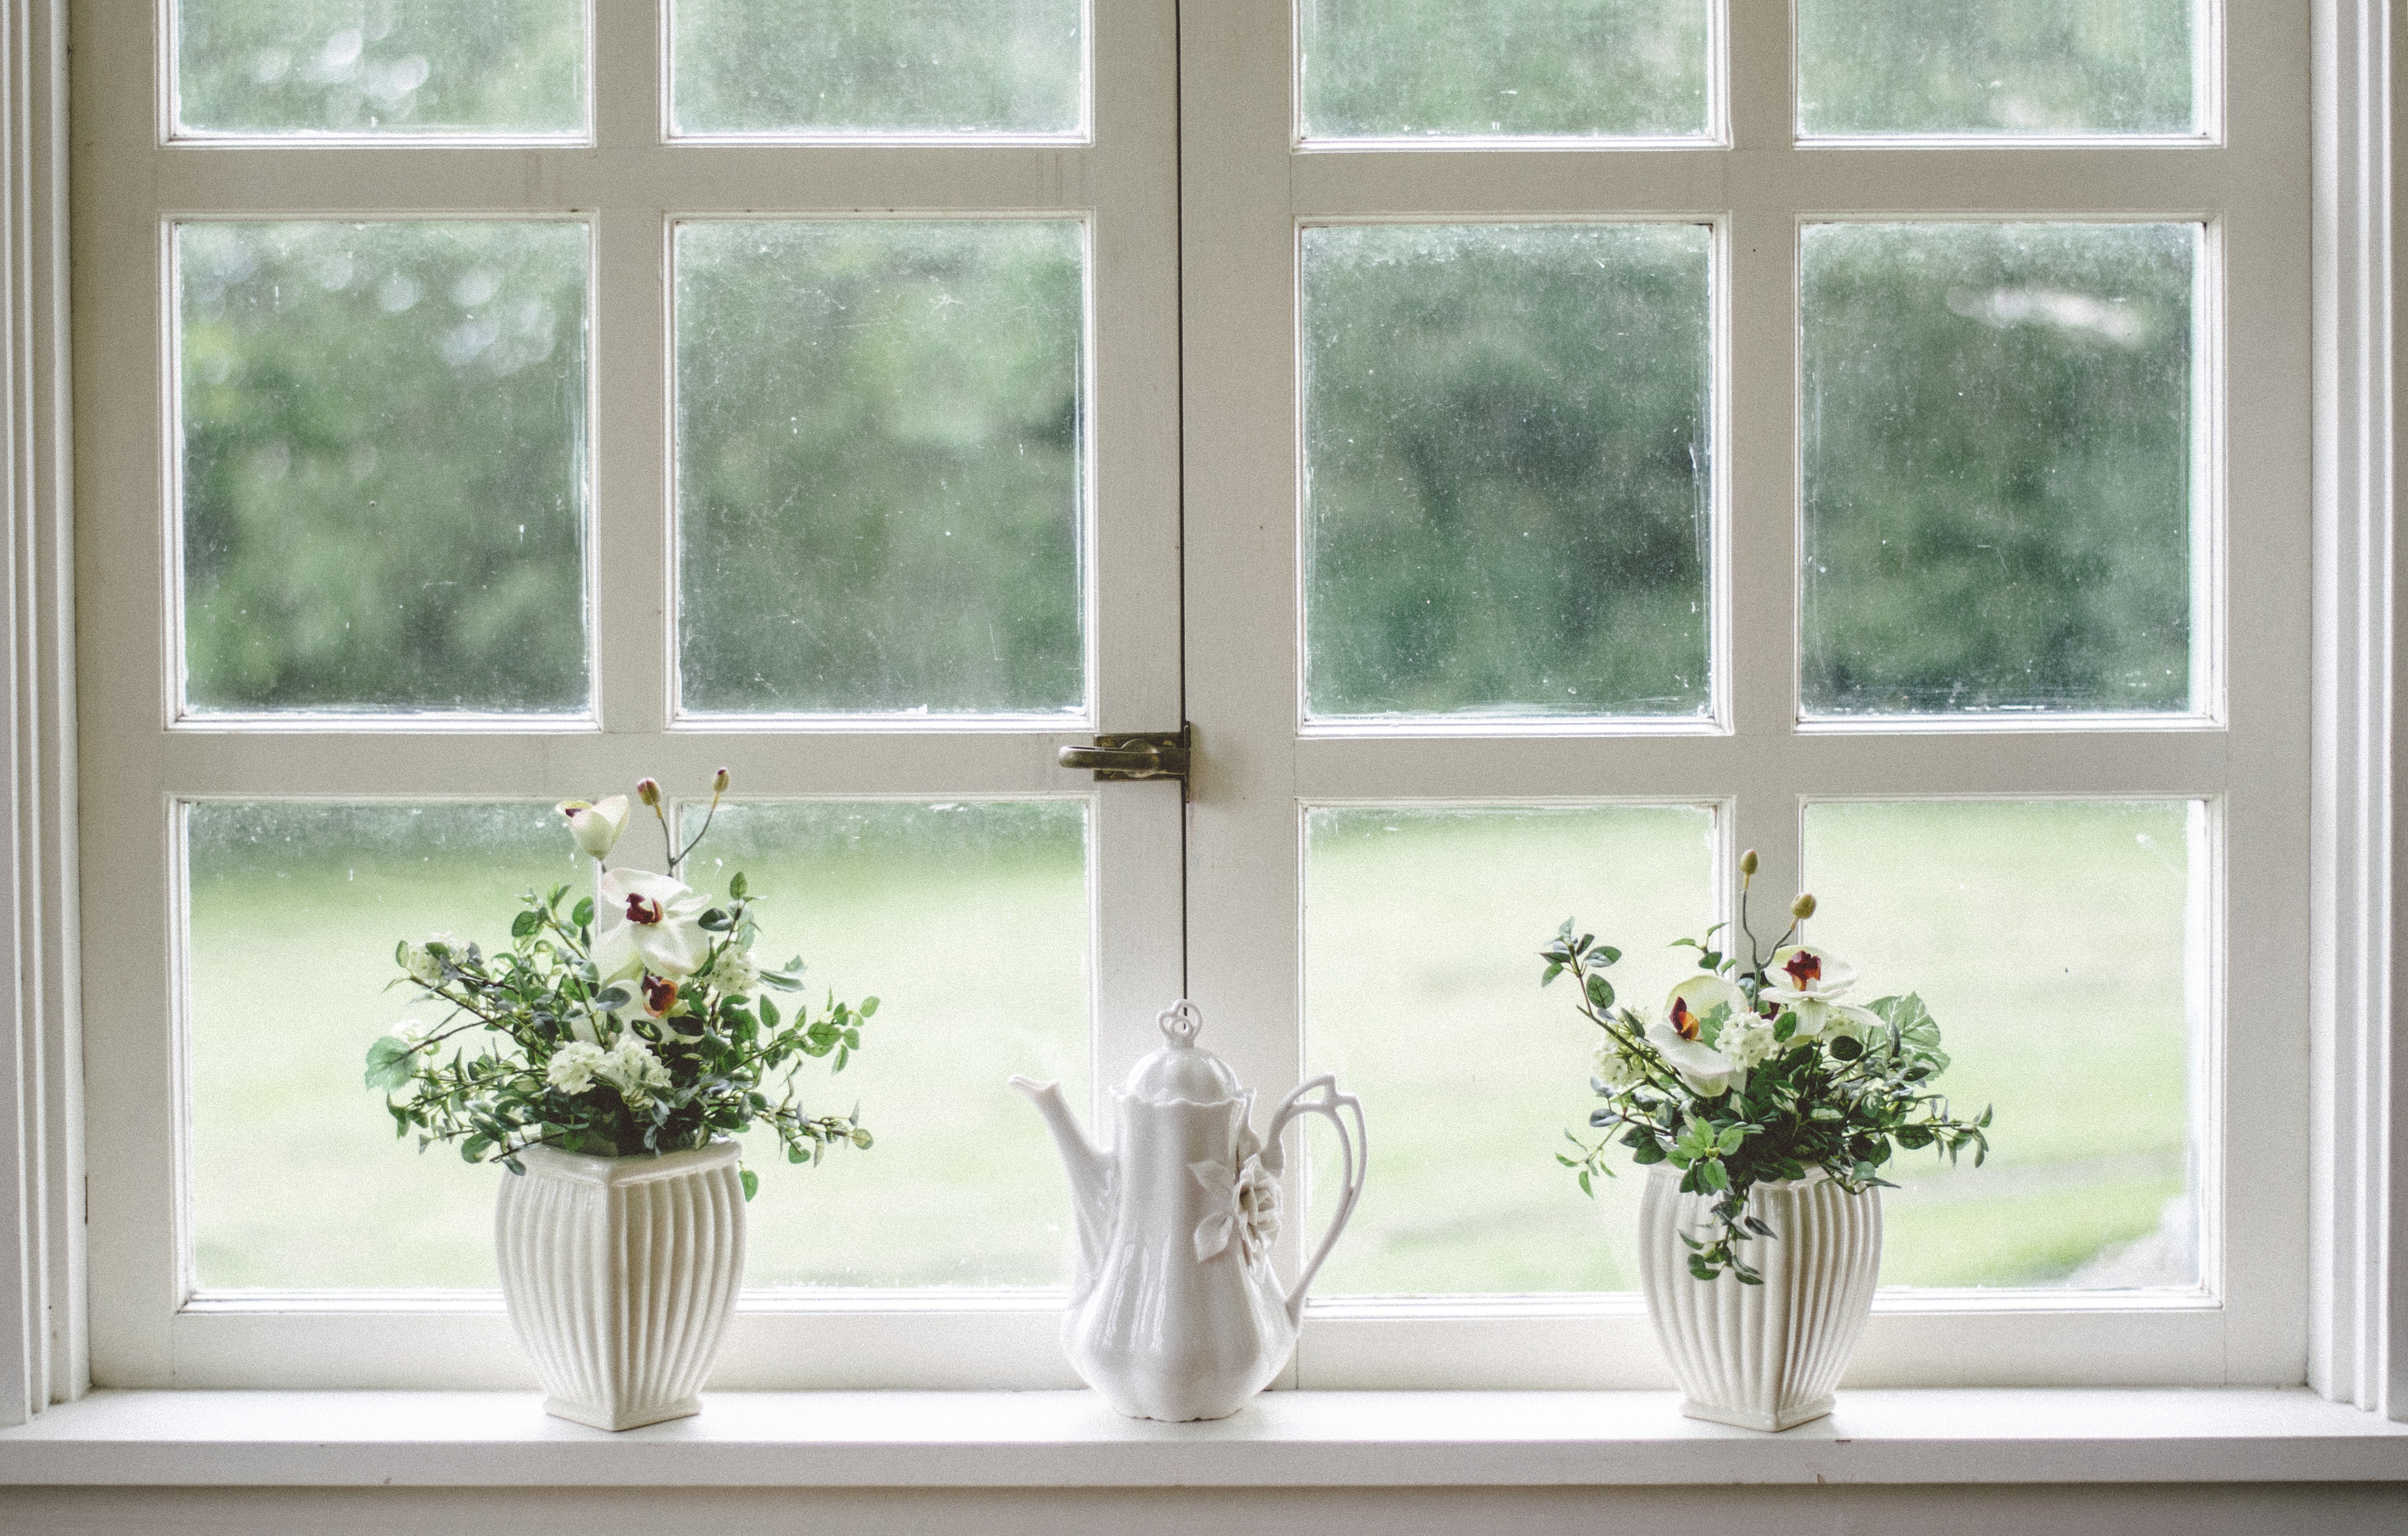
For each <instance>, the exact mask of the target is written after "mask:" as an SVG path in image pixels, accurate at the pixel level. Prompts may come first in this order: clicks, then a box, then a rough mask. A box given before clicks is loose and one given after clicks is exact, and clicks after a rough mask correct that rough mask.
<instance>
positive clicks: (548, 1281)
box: [494, 1140, 744, 1429]
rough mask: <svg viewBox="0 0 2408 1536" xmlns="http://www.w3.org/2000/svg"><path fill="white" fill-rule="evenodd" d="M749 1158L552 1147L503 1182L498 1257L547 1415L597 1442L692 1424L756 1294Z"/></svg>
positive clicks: (513, 1322)
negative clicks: (733, 1322) (737, 1316)
mask: <svg viewBox="0 0 2408 1536" xmlns="http://www.w3.org/2000/svg"><path fill="white" fill-rule="evenodd" d="M737 1153H738V1148H737V1145H736V1143H735V1142H734V1141H724V1140H722V1141H714V1142H712V1143H711V1144H710V1145H709V1146H707V1147H700V1148H697V1149H695V1151H692V1152H672V1153H668V1154H667V1155H666V1156H657V1157H654V1156H638V1157H585V1156H576V1155H573V1154H570V1153H566V1152H555V1151H553V1150H552V1148H550V1147H530V1148H529V1149H527V1150H526V1151H525V1152H523V1153H521V1154H520V1155H519V1158H520V1161H522V1162H523V1163H524V1164H525V1165H526V1172H524V1173H523V1174H513V1173H505V1174H503V1175H502V1193H501V1199H500V1202H499V1203H498V1204H497V1205H496V1206H495V1211H494V1243H495V1248H496V1249H497V1250H498V1251H499V1253H500V1256H501V1264H502V1298H503V1299H504V1301H506V1302H507V1303H508V1304H509V1312H510V1326H511V1327H512V1328H516V1329H517V1330H518V1335H519V1342H520V1343H521V1344H523V1345H524V1346H525V1348H526V1352H527V1354H528V1355H529V1356H530V1357H532V1358H533V1359H534V1361H535V1371H536V1375H537V1377H538V1379H539V1380H540V1381H541V1382H542V1383H543V1390H544V1404H543V1409H544V1412H545V1413H547V1414H554V1415H556V1416H558V1417H560V1418H565V1419H574V1420H575V1421H576V1422H578V1423H580V1424H590V1425H593V1426H594V1427H595V1428H597V1429H632V1428H636V1427H637V1426H638V1425H639V1424H658V1423H659V1422H660V1421H661V1420H663V1419H672V1418H682V1417H684V1416H685V1415H686V1414H694V1413H699V1412H700V1411H701V1408H702V1402H701V1398H700V1394H701V1391H702V1384H703V1381H704V1379H705V1378H706V1377H708V1376H709V1375H710V1367H711V1362H712V1361H714V1360H716V1359H717V1358H718V1357H719V1346H720V1344H721V1342H723V1341H724V1339H725V1338H726V1336H727V1320H728V1318H729V1317H730V1316H731V1315H733V1314H734V1313H735V1310H736V1292H737V1288H738V1286H739V1285H742V1284H743V1281H744V1189H743V1185H742V1184H739V1183H738V1170H737Z"/></svg>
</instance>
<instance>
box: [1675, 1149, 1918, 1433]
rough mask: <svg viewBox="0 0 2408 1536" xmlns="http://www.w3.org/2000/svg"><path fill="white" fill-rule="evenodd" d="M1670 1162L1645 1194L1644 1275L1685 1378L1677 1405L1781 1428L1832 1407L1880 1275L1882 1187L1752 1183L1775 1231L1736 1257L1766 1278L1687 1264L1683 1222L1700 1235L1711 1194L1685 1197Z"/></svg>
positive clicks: (1753, 1206) (1757, 1207)
mask: <svg viewBox="0 0 2408 1536" xmlns="http://www.w3.org/2000/svg"><path fill="white" fill-rule="evenodd" d="M1680 1184H1681V1175H1680V1172H1679V1170H1676V1169H1674V1168H1672V1167H1671V1166H1670V1165H1669V1164H1658V1165H1657V1166H1656V1168H1655V1169H1654V1170H1653V1171H1652V1172H1651V1173H1650V1174H1649V1176H1648V1180H1647V1188H1646V1191H1645V1193H1644V1194H1643V1195H1641V1198H1640V1202H1639V1271H1640V1284H1641V1288H1642V1289H1644V1290H1645V1292H1646V1294H1647V1315H1648V1318H1649V1319H1650V1320H1651V1321H1653V1322H1654V1323H1655V1325H1656V1342H1658V1343H1660V1344H1661V1345H1663V1347H1664V1357H1665V1358H1666V1359H1667V1360H1668V1361H1670V1363H1671V1367H1672V1375H1673V1377H1674V1379H1676V1380H1677V1381H1679V1382H1680V1384H1681V1393H1682V1396H1683V1398H1684V1401H1683V1402H1682V1404H1681V1412H1682V1413H1684V1414H1687V1415H1689V1416H1690V1417H1691V1418H1701V1419H1712V1420H1713V1422H1715V1423H1717V1424H1736V1425H1738V1426H1740V1427H1741V1428H1748V1429H1786V1428H1789V1427H1790V1426H1792V1425H1796V1424H1804V1423H1805V1422H1807V1421H1808V1420H1809V1419H1817V1418H1821V1417H1822V1416H1823V1415H1824V1414H1828V1413H1829V1412H1830V1411H1831V1392H1832V1389H1833V1388H1834V1387H1836V1386H1837V1385H1839V1384H1840V1373H1841V1372H1842V1371H1845V1370H1846V1369H1847V1368H1848V1357H1849V1356H1851V1355H1853V1354H1854V1353H1856V1340H1857V1339H1858V1338H1859V1337H1861V1336H1862V1335H1863V1333H1864V1331H1865V1319H1866V1317H1867V1316H1869V1315H1870V1314H1871V1312H1872V1304H1873V1285H1874V1283H1875V1282H1876V1281H1877V1280H1878V1279H1879V1278H1880V1276H1881V1244H1882V1217H1881V1191H1880V1190H1878V1189H1868V1190H1865V1191H1864V1192H1863V1193H1861V1194H1856V1195H1851V1194H1849V1193H1847V1192H1846V1191H1845V1190H1843V1189H1842V1188H1841V1187H1840V1186H1839V1185H1838V1184H1833V1183H1832V1182H1831V1181H1830V1180H1828V1179H1827V1178H1825V1177H1824V1176H1823V1170H1820V1169H1816V1170H1813V1172H1811V1173H1809V1174H1808V1175H1807V1176H1806V1177H1805V1178H1802V1179H1784V1180H1781V1181H1778V1182H1776V1183H1772V1184H1757V1185H1756V1187H1755V1188H1754V1189H1752V1190H1750V1191H1748V1197H1747V1209H1748V1213H1749V1214H1750V1215H1753V1216H1755V1217H1756V1219H1758V1220H1759V1221H1762V1222H1763V1223H1764V1224H1765V1225H1766V1226H1768V1227H1771V1228H1772V1230H1773V1232H1774V1233H1775V1234H1776V1236H1775V1237H1774V1238H1772V1239H1765V1238H1760V1237H1759V1238H1749V1239H1748V1240H1747V1241H1746V1242H1744V1243H1742V1245H1741V1248H1740V1256H1741V1257H1742V1259H1744V1260H1745V1261H1746V1263H1747V1266H1748V1267H1749V1268H1750V1269H1752V1270H1757V1271H1758V1272H1760V1273H1761V1274H1762V1275H1763V1276H1764V1284H1763V1285H1741V1284H1740V1282H1739V1281H1738V1280H1737V1279H1736V1278H1734V1277H1733V1276H1732V1275H1730V1274H1728V1273H1725V1274H1723V1275H1721V1276H1720V1277H1719V1278H1716V1279H1713V1280H1699V1279H1698V1278H1697V1277H1695V1276H1694V1275H1692V1274H1690V1273H1689V1249H1688V1246H1687V1245H1686V1244H1685V1243H1684V1242H1682V1241H1681V1236H1680V1234H1681V1232H1682V1230H1683V1229H1686V1230H1687V1231H1688V1233H1689V1234H1690V1235H1691V1236H1692V1237H1696V1238H1699V1239H1700V1240H1703V1239H1704V1238H1705V1237H1706V1236H1707V1234H1708V1232H1709V1231H1710V1229H1711V1227H1710V1215H1709V1213H1710V1212H1711V1210H1712V1208H1713V1197H1711V1196H1705V1195H1684V1194H1682V1193H1681V1190H1680Z"/></svg>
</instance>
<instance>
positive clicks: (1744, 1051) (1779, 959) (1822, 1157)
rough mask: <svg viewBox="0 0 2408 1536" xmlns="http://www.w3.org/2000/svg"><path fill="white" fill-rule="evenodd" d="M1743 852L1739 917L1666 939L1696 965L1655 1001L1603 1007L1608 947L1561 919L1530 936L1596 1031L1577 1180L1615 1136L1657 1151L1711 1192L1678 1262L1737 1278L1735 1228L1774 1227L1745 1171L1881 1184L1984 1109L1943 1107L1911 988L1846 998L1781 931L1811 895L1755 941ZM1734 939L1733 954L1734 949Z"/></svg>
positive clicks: (1973, 1127)
mask: <svg viewBox="0 0 2408 1536" xmlns="http://www.w3.org/2000/svg"><path fill="white" fill-rule="evenodd" d="M1740 872H1741V887H1740V891H1741V896H1740V901H1741V906H1740V912H1741V919H1740V927H1739V931H1738V933H1737V934H1736V935H1734V936H1732V941H1731V942H1729V943H1727V944H1725V945H1722V946H1719V947H1718V946H1717V944H1716V941H1715V935H1717V934H1718V933H1721V932H1722V930H1723V927H1724V925H1722V924H1719V923H1718V924H1716V925H1714V926H1713V927H1712V928H1709V929H1707V930H1706V934H1705V937H1704V938H1703V939H1683V940H1676V947H1685V948H1690V949H1694V950H1696V951H1697V952H1698V971H1697V973H1696V974H1695V975H1692V976H1689V977H1687V978H1685V979H1684V980H1683V981H1682V982H1681V983H1679V984H1677V985H1676V986H1674V987H1673V989H1672V992H1671V995H1670V997H1668V998H1666V999H1665V1005H1664V1017H1663V1018H1661V1019H1650V1018H1648V1017H1647V1016H1646V1015H1645V1014H1644V1013H1642V1012H1640V1011H1639V1010H1637V1009H1635V1008H1631V1007H1628V1006H1627V1005H1622V1006H1618V1005H1617V1000H1616V997H1615V993H1614V988H1613V983H1612V982H1611V981H1609V980H1608V979H1607V976H1606V972H1607V971H1608V970H1609V969H1611V968H1612V967H1613V965H1614V964H1615V963H1616V962H1618V961H1619V960H1620V959H1621V958H1622V952H1621V951H1619V950H1617V949H1614V948H1613V946H1611V945H1605V944H1599V943H1598V942H1597V940H1596V937H1595V936H1594V935H1591V934H1576V933H1575V931H1574V929H1575V924H1574V923H1573V922H1572V921H1571V920H1570V919H1567V920H1566V921H1565V923H1564V926H1562V927H1561V928H1559V929H1557V930H1556V933H1555V940H1553V941H1552V942H1551V943H1549V944H1548V945H1547V946H1546V947H1545V948H1544V949H1543V950H1541V952H1540V957H1541V959H1543V960H1544V961H1545V962H1546V970H1545V973H1544V974H1543V975H1542V976H1541V980H1540V984H1541V985H1542V986H1543V985H1547V984H1549V983H1553V982H1554V981H1555V979H1556V978H1557V977H1559V976H1562V975H1564V974H1566V973H1568V972H1569V973H1570V974H1571V975H1572V976H1574V977H1575V978H1577V979H1578V981H1579V983H1580V987H1579V999H1578V1002H1577V1004H1576V1006H1577V1008H1578V1010H1579V1012H1580V1013H1581V1015H1582V1016H1583V1017H1584V1018H1585V1019H1587V1020H1588V1022H1589V1023H1590V1024H1592V1025H1594V1026H1597V1028H1598V1030H1599V1031H1601V1032H1602V1036H1603V1038H1602V1040H1601V1041H1599V1042H1598V1055H1597V1064H1598V1065H1597V1075H1596V1076H1595V1077H1594V1078H1593V1079H1591V1083H1590V1085H1591V1087H1592V1088H1594V1089H1595V1090H1596V1092H1597V1094H1598V1098H1601V1099H1603V1100H1604V1103H1603V1104H1602V1105H1600V1106H1599V1107H1598V1109H1597V1110H1595V1111H1594V1112H1592V1113H1591V1114H1590V1115H1589V1125H1590V1127H1591V1128H1592V1129H1596V1130H1602V1131H1604V1132H1606V1134H1605V1135H1604V1136H1602V1137H1599V1138H1598V1139H1596V1140H1594V1141H1584V1140H1583V1139H1582V1138H1580V1137H1579V1136H1576V1135H1573V1134H1572V1133H1571V1132H1569V1131H1567V1132H1566V1133H1565V1135H1566V1138H1567V1139H1568V1140H1569V1141H1570V1142H1571V1144H1572V1147H1573V1151H1572V1152H1571V1153H1558V1154H1556V1156H1555V1160H1556V1161H1557V1162H1558V1163H1560V1164H1562V1165H1563V1166H1564V1167H1566V1168H1568V1169H1571V1170H1574V1171H1575V1172H1576V1173H1577V1175H1578V1177H1579V1180H1580V1186H1581V1188H1582V1190H1583V1191H1584V1193H1587V1194H1591V1195H1594V1194H1595V1193H1596V1184H1595V1181H1596V1179H1597V1178H1598V1177H1599V1176H1607V1177H1610V1176H1612V1174H1613V1168H1612V1167H1611V1166H1610V1163H1609V1161H1608V1159H1609V1156H1610V1155H1611V1151H1612V1149H1613V1147H1614V1146H1615V1145H1616V1144H1617V1143H1618V1144H1619V1145H1621V1146H1622V1147H1624V1148H1626V1149H1627V1150H1628V1152H1629V1153H1630V1160H1631V1161H1632V1162H1633V1163H1634V1164H1637V1165H1639V1166H1641V1167H1647V1166H1650V1165H1653V1164H1656V1163H1670V1165H1671V1166H1672V1167H1674V1168H1676V1169H1678V1170H1680V1172H1681V1183H1680V1187H1681V1190H1682V1192H1683V1193H1684V1194H1696V1195H1705V1196H1711V1197H1713V1206H1712V1208H1711V1209H1712V1217H1713V1220H1712V1224H1711V1227H1710V1228H1709V1230H1708V1233H1707V1235H1706V1236H1704V1237H1695V1236H1692V1235H1691V1234H1689V1233H1686V1232H1684V1233H1682V1234H1681V1241H1682V1242H1684V1243H1685V1244H1687V1246H1688V1248H1689V1272H1690V1273H1691V1274H1693V1275H1695V1276H1696V1277H1697V1278H1698V1279H1699V1280H1712V1279H1713V1278H1715V1277H1716V1276H1717V1275H1719V1274H1721V1273H1722V1272H1723V1271H1724V1270H1729V1271H1730V1273H1731V1274H1732V1275H1733V1276H1734V1277H1736V1278H1737V1279H1738V1280H1739V1281H1740V1282H1741V1283H1742V1284H1743V1285H1758V1284H1761V1283H1762V1281H1763V1276H1762V1275H1761V1274H1760V1273H1758V1272H1757V1271H1756V1270H1755V1269H1753V1268H1752V1267H1750V1266H1749V1265H1748V1264H1746V1263H1745V1262H1744V1261H1743V1260H1742V1257H1741V1251H1742V1249H1741V1245H1742V1243H1743V1242H1745V1241H1746V1240H1747V1239H1749V1238H1751V1237H1755V1238H1773V1237H1776V1236H1777V1235H1778V1234H1776V1233H1775V1232H1773V1230H1772V1229H1771V1228H1770V1227H1769V1226H1768V1225H1767V1224H1766V1223H1764V1222H1763V1221H1761V1220H1759V1219H1758V1218H1756V1217H1755V1216H1752V1215H1750V1214H1748V1210H1747V1197H1748V1192H1749V1191H1750V1190H1752V1189H1754V1188H1755V1187H1756V1185H1757V1184H1763V1183H1767V1182H1770V1181H1775V1180H1782V1179H1802V1178H1805V1177H1807V1176H1808V1175H1809V1173H1810V1172H1812V1171H1813V1170H1817V1169H1819V1170H1822V1172H1823V1174H1824V1175H1825V1176H1826V1177H1828V1178H1829V1179H1830V1180H1832V1181H1833V1182H1834V1183H1836V1184H1839V1185H1840V1187H1842V1189H1845V1190H1847V1191H1849V1192H1850V1193H1855V1192H1857V1191H1860V1190H1863V1189H1868V1188H1872V1187H1876V1186H1879V1187H1885V1188H1894V1187H1896V1186H1895V1185H1892V1184H1890V1183H1889V1181H1887V1180H1886V1179H1884V1178H1883V1177H1882V1176H1881V1172H1882V1170H1883V1169H1884V1168H1885V1167H1886V1166H1888V1164H1889V1162H1890V1159H1891V1157H1892V1156H1894V1154H1895V1152H1896V1151H1897V1150H1898V1149H1899V1148H1903V1149H1905V1150H1908V1151H1919V1150H1921V1149H1923V1148H1926V1147H1931V1148H1936V1149H1937V1150H1938V1151H1939V1153H1940V1154H1941V1155H1942V1156H1945V1157H1947V1158H1948V1160H1949V1161H1950V1162H1951V1163H1952V1164H1953V1163H1955V1162H1956V1161H1957V1157H1958V1156H1959V1155H1961V1154H1962V1153H1965V1152H1968V1151H1970V1152H1971V1153H1972V1155H1973V1163H1974V1166H1975V1167H1979V1166H1981V1163H1982V1161H1983V1159H1984V1158H1985V1156H1987V1155H1988V1152H1989V1138H1988V1130H1989V1125H1990V1111H1989V1110H1988V1109H1986V1108H1985V1109H1984V1110H1983V1111H1982V1113H1980V1114H1978V1115H1975V1116H1973V1117H1972V1118H1971V1119H1960V1118H1958V1117H1957V1116H1956V1115H1955V1113H1953V1112H1952V1111H1951V1109H1950V1107H1949V1104H1948V1101H1947V1099H1946V1098H1943V1097H1942V1096H1941V1095H1940V1094H1938V1093H1936V1092H1934V1091H1932V1088H1931V1083H1932V1080H1933V1079H1935V1078H1937V1077H1938V1076H1939V1075H1940V1074H1941V1073H1942V1072H1943V1071H1945V1070H1946V1069H1947V1067H1948V1055H1947V1053H1946V1052H1945V1051H1943V1050H1942V1048H1941V1044H1940V1026H1939V1025H1938V1023H1937V1022H1935V1021H1934V1020H1933V1019H1932V1017H1931V1014H1930V1013H1929V1012H1928V1010H1926V1009H1925V1007H1924V1005H1923V999H1922V998H1919V997H1916V996H1914V994H1911V993H1910V994H1908V995H1906V996H1904V997H1888V998H1878V999H1876V1000H1874V1001H1873V1002H1872V1003H1871V1004H1869V1005H1865V1006H1861V1007H1860V1006H1857V1005H1856V1004H1853V1003H1849V1002H1847V1001H1845V1000H1844V998H1845V996H1846V994H1847V992H1848V991H1849V990H1850V988H1851V987H1852V986H1853V985H1854V983H1855V981H1856V973H1855V972H1854V971H1853V970H1852V969H1849V968H1848V967H1847V966H1845V965H1843V964H1842V963H1841V962H1840V961H1838V960H1837V959H1836V958H1834V957H1833V956H1831V955H1829V954H1828V953H1827V952H1825V951H1823V950H1820V949H1818V948H1816V947H1814V946H1813V945H1809V944H1803V943H1792V942H1791V941H1790V940H1792V939H1794V938H1796V937H1797V934H1798V930H1799V925H1800V924H1802V923H1803V922H1804V921H1805V920H1806V919H1807V918H1809V917H1811V916H1813V912H1814V898H1813V897H1812V896H1800V897H1798V899H1797V900H1796V901H1795V902H1793V903H1791V905H1790V910H1789V911H1790V923H1789V926H1788V927H1787V928H1786V929H1785V930H1784V931H1783V933H1782V935H1781V937H1780V938H1779V939H1777V940H1774V941H1773V942H1772V944H1771V946H1770V953H1768V952H1767V949H1766V947H1765V946H1764V945H1762V944H1761V943H1759V942H1758V940H1757V939H1756V934H1755V931H1754V929H1753V928H1752V927H1750V926H1749V925H1748V921H1747V916H1746V913H1747V905H1746V902H1747V888H1748V884H1749V883H1751V882H1752V880H1753V878H1754V876H1755V874H1756V854H1755V853H1754V852H1753V851H1751V852H1749V853H1747V854H1743V855H1742V857H1741V860H1740ZM1741 941H1743V942H1744V944H1745V947H1746V950H1747V954H1746V955H1745V957H1744V958H1742V956H1741V955H1739V954H1738V953H1737V950H1738V949H1739V947H1740V943H1741Z"/></svg>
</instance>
